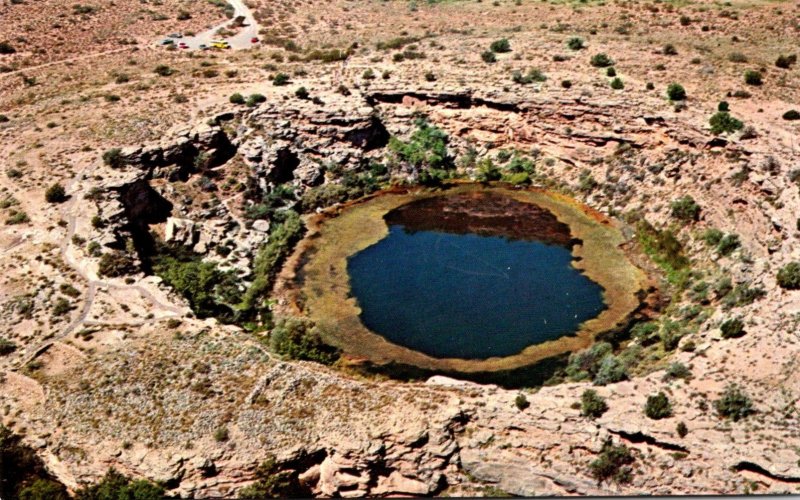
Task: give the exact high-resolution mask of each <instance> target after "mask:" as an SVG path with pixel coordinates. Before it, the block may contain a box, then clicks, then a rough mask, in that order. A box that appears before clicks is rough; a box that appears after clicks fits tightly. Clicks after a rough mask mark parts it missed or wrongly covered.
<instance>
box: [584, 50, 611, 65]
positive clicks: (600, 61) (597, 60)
mask: <svg viewBox="0 0 800 500" xmlns="http://www.w3.org/2000/svg"><path fill="white" fill-rule="evenodd" d="M589 62H590V63H591V65H592V66H594V67H595V68H607V67H609V66H613V65H614V60H613V59H611V58H610V57H608V56H607V55H606V54H604V53H602V52H601V53H600V54H595V55H593V56H592V58H591V59H590V60H589Z"/></svg>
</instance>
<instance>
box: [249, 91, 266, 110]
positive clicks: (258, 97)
mask: <svg viewBox="0 0 800 500" xmlns="http://www.w3.org/2000/svg"><path fill="white" fill-rule="evenodd" d="M266 100H267V98H266V96H264V95H263V94H250V95H249V96H247V100H246V101H245V104H247V105H248V106H250V107H251V108H252V107H253V106H255V105H257V104H261V103H262V102H266Z"/></svg>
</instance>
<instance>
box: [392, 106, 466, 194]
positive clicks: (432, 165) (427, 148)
mask: <svg viewBox="0 0 800 500" xmlns="http://www.w3.org/2000/svg"><path fill="white" fill-rule="evenodd" d="M415 123H416V126H417V130H416V131H415V132H414V133H413V134H412V135H411V138H410V139H409V140H408V141H407V142H406V141H402V140H400V139H398V138H397V137H392V138H391V139H389V146H388V147H389V151H390V152H391V153H392V154H393V155H394V161H397V162H400V163H405V164H408V165H411V166H412V167H414V169H416V170H417V171H419V176H420V182H422V183H424V184H439V183H441V181H442V180H444V179H445V178H446V177H447V172H446V171H447V170H450V169H451V168H452V167H453V160H452V158H450V156H449V155H448V153H447V134H445V133H444V132H443V131H442V130H440V129H438V128H436V127H434V126H432V125H430V124H428V122H427V121H426V120H425V119H423V118H420V119H418V120H417V121H416V122H415Z"/></svg>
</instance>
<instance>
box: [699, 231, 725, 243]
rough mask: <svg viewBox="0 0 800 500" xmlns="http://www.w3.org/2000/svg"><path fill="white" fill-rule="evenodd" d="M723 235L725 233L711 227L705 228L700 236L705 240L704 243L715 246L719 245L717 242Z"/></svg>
mask: <svg viewBox="0 0 800 500" xmlns="http://www.w3.org/2000/svg"><path fill="white" fill-rule="evenodd" d="M723 236H725V233H723V232H722V231H720V230H719V229H716V228H713V227H712V228H709V229H706V230H705V232H704V233H703V235H702V236H701V238H702V239H703V241H705V242H706V245H708V246H712V247H715V246H717V245H719V242H720V240H722V237H723Z"/></svg>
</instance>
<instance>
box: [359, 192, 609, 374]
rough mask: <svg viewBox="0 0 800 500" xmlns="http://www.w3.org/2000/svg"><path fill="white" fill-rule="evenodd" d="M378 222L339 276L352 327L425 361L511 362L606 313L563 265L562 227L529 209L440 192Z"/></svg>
mask: <svg viewBox="0 0 800 500" xmlns="http://www.w3.org/2000/svg"><path fill="white" fill-rule="evenodd" d="M476 201H480V203H476ZM384 220H385V221H386V224H387V225H388V228H389V231H388V234H387V235H386V236H385V237H384V238H383V239H381V240H380V241H378V242H377V243H374V244H372V245H371V246H368V247H367V248H365V249H363V250H361V251H360V252H358V253H356V254H354V255H352V256H350V257H349V258H348V261H347V272H348V275H349V279H350V290H351V294H352V296H353V297H355V299H356V300H357V302H358V306H359V308H360V309H361V314H360V319H361V321H362V322H363V324H364V325H365V326H366V327H367V328H368V329H369V330H371V331H373V332H375V333H377V334H379V335H381V336H383V337H385V338H386V339H388V340H389V341H391V342H393V343H395V344H398V345H401V346H404V347H407V348H409V349H412V350H414V351H418V352H421V353H424V354H427V355H429V356H432V357H435V358H461V359H476V360H477V359H486V358H490V357H504V356H511V355H514V354H517V353H519V352H521V351H522V350H523V349H525V348H526V347H528V346H531V345H535V344H539V343H542V342H546V341H548V340H554V339H557V338H560V337H563V336H566V335H572V334H574V333H575V332H577V331H578V330H579V326H580V325H581V323H583V322H584V321H586V320H588V319H591V318H594V317H597V316H598V315H599V314H600V313H601V312H602V311H603V310H604V309H605V307H606V306H605V304H604V302H603V288H602V287H601V286H600V285H598V284H597V283H595V282H593V281H591V280H590V279H589V278H587V277H586V276H584V275H583V274H581V272H580V271H579V270H577V269H575V268H574V267H573V266H572V265H571V264H572V260H573V256H572V253H571V250H572V246H573V244H575V243H576V242H575V241H573V240H572V239H571V238H570V231H569V228H568V227H567V226H566V225H564V224H561V223H560V222H558V220H557V219H556V218H555V216H554V215H553V214H552V213H550V212H548V211H546V210H544V209H541V208H539V207H537V206H535V205H531V204H528V203H520V202H515V201H514V200H511V199H509V198H506V197H500V196H497V197H494V196H491V195H489V194H482V195H481V197H480V200H476V199H475V195H466V196H462V197H461V198H459V197H456V196H441V197H434V198H430V199H425V200H420V201H417V202H412V203H409V204H407V205H403V206H401V207H399V208H397V209H394V210H392V211H391V212H389V213H388V214H386V216H385V217H384Z"/></svg>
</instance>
